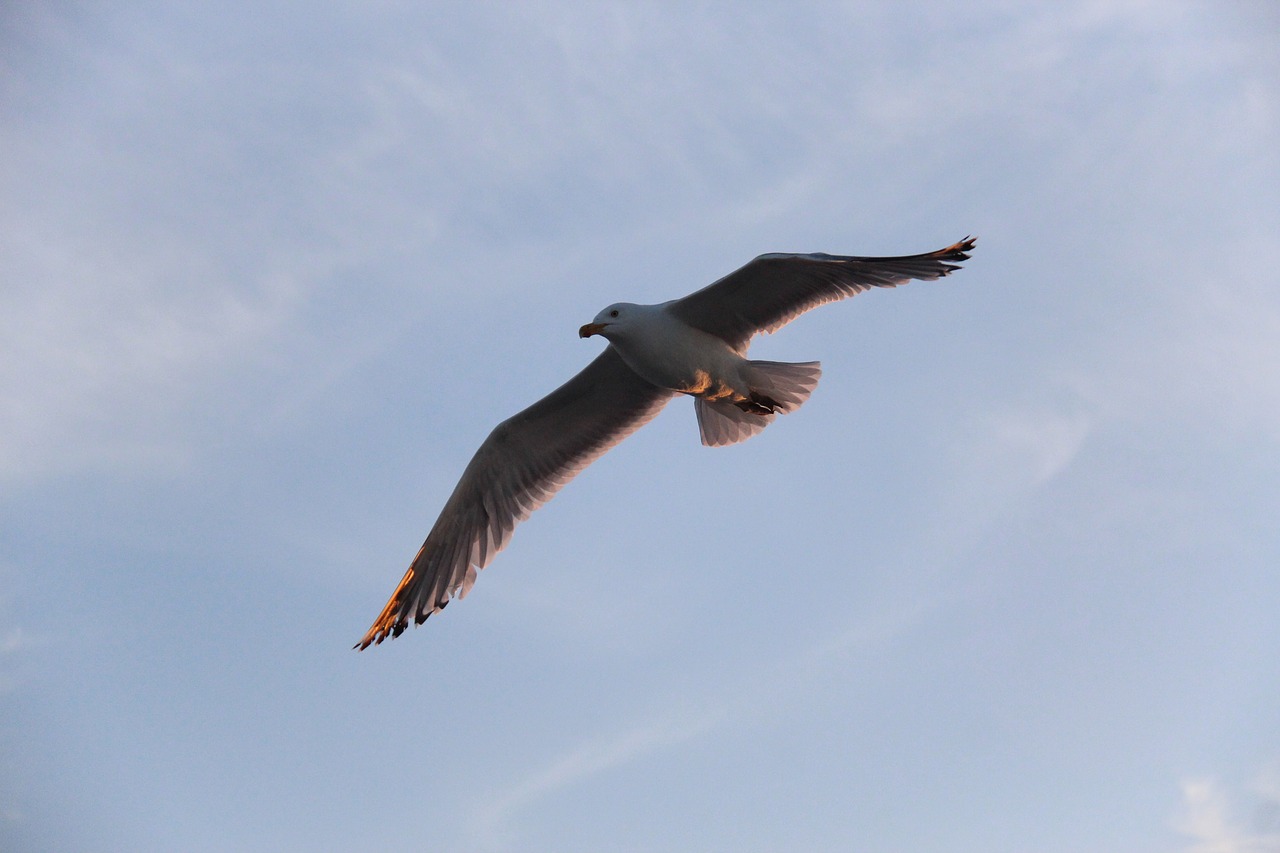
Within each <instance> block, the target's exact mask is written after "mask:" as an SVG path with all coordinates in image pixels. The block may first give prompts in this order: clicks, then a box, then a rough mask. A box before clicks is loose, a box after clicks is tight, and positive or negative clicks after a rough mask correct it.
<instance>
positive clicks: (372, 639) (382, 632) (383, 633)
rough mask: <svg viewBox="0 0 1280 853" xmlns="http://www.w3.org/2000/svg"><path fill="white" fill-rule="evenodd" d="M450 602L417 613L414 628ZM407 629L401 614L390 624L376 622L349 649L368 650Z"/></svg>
mask: <svg viewBox="0 0 1280 853" xmlns="http://www.w3.org/2000/svg"><path fill="white" fill-rule="evenodd" d="M450 601H452V599H449V598H446V599H445V600H444V601H442V602H440V603H439V604H438V605H436V607H435V609H434V610H428V609H426V608H424V609H422V610H421V611H419V612H418V614H417V615H416V616H414V617H413V624H414V627H417V626H418V625H421V624H422V623H423V622H426V621H427V617H429V616H430V615H431V614H432V613H439V612H440V611H441V610H444V609H445V607H447V606H448V605H449V602H450ZM408 627H409V616H408V615H407V614H401V615H399V616H397V617H396V619H395V621H394V622H391V623H390V624H385V623H382V622H376V623H374V626H373V627H372V628H370V629H369V633H367V634H365V635H364V637H363V638H362V639H361V640H360V642H358V643H356V644H355V645H354V646H352V647H351V648H353V649H355V650H356V651H357V652H362V651H364V650H365V649H367V648H369V647H370V646H378V645H381V644H382V642H383V640H394V639H395V638H396V637H399V636H400V635H401V634H403V633H404V632H405V629H406V628H408Z"/></svg>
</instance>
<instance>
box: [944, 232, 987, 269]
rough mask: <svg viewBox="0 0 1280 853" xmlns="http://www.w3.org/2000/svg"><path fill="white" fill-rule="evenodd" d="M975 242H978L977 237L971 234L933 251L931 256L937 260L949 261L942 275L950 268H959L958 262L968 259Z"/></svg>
mask: <svg viewBox="0 0 1280 853" xmlns="http://www.w3.org/2000/svg"><path fill="white" fill-rule="evenodd" d="M977 242H978V238H977V237H974V236H973V235H967V236H966V237H965V238H964V239H963V240H960V241H959V242H957V243H952V244H951V245H950V246H947V247H946V248H945V249H939V250H938V251H936V252H934V253H933V256H934V257H935V258H937V259H938V260H940V261H949V262H950V263H949V264H947V271H946V272H944V273H943V275H946V274H947V273H949V272H951V271H952V270H956V269H959V268H960V266H959V264H960V263H961V262H963V261H967V260H969V257H970V255H969V253H970V252H972V251H973V247H974V246H975V245H976V244H977ZM953 264H954V265H953Z"/></svg>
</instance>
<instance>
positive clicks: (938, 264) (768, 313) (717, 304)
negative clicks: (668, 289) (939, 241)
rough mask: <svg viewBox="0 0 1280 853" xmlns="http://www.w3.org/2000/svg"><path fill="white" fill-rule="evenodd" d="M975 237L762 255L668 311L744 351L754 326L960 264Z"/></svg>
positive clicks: (771, 327) (770, 327)
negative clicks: (879, 249)
mask: <svg viewBox="0 0 1280 853" xmlns="http://www.w3.org/2000/svg"><path fill="white" fill-rule="evenodd" d="M973 244H974V240H973V238H971V237H965V238H964V239H963V240H961V241H960V242H959V243H956V244H955V245H953V246H948V247H947V248H945V249H939V250H938V251H936V252H929V253H928V254H924V255H904V256H902V257H898V258H859V257H851V256H842V255H823V254H812V255H786V254H772V255H761V256H760V257H758V258H756V259H755V260H753V261H751V263H749V264H747V265H746V266H744V267H742V268H741V269H739V270H736V271H734V272H731V273H729V274H728V275H727V276H725V277H724V278H722V279H720V280H719V281H717V282H716V283H715V284H710V285H707V286H706V287H704V288H702V290H699V291H697V292H696V293H691V294H689V295H688V296H686V297H684V298H683V299H677V300H676V301H675V302H673V303H671V305H670V307H668V309H667V310H668V311H669V312H671V313H672V314H673V315H675V316H676V317H679V318H680V319H681V320H683V321H684V322H685V323H688V324H689V325H690V326H693V327H694V328H697V329H701V330H702V331H704V332H708V333H710V334H713V335H715V336H716V337H718V338H721V339H722V340H724V341H726V342H727V343H728V344H729V346H731V347H733V348H734V349H736V350H738V351H739V352H741V351H742V349H743V347H745V346H746V345H747V343H748V342H749V341H750V340H751V338H752V336H753V335H755V334H756V333H757V332H773V331H777V330H778V329H780V328H782V327H783V326H785V325H786V324H787V323H789V322H791V321H792V320H794V319H795V318H796V317H799V316H800V315H801V314H803V313H804V312H805V311H808V310H809V309H811V308H816V307H818V306H819V305H822V304H824V303H827V302H835V301H836V300H837V299H844V298H845V297H847V296H853V295H854V294H856V293H861V292H862V291H864V290H868V289H870V288H872V287H896V286H897V285H899V284H903V283H905V282H907V281H910V280H911V279H913V278H915V279H922V280H925V281H929V280H932V279H935V278H941V277H942V276H944V275H947V274H948V273H950V272H951V271H952V270H955V269H959V267H960V262H961V261H965V260H968V259H969V255H968V252H969V251H970V250H971V249H972V248H973Z"/></svg>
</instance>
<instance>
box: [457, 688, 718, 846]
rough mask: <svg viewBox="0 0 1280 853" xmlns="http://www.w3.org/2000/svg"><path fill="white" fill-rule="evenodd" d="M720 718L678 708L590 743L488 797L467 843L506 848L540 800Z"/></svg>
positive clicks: (685, 738) (714, 712)
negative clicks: (521, 818) (515, 824)
mask: <svg viewBox="0 0 1280 853" xmlns="http://www.w3.org/2000/svg"><path fill="white" fill-rule="evenodd" d="M723 718H724V713H723V711H722V710H717V709H715V708H692V709H687V708H682V709H678V710H674V711H671V712H668V713H666V714H662V715H659V716H655V717H653V718H651V719H647V720H643V721H640V722H637V723H635V724H633V725H632V726H630V727H628V728H625V729H623V730H621V731H618V732H613V733H610V734H605V735H599V736H596V737H592V738H590V739H588V740H586V741H584V742H582V743H580V744H578V745H577V746H575V747H573V748H571V749H570V750H569V751H568V752H566V753H565V754H563V755H561V756H559V757H558V758H556V759H554V760H552V761H551V762H550V763H549V764H547V765H546V766H544V767H542V768H540V769H538V770H535V771H533V772H532V773H530V774H529V775H527V776H525V777H524V778H522V779H520V780H518V781H516V782H514V783H513V784H511V785H509V786H507V787H506V788H503V789H500V790H498V791H496V792H493V793H491V794H489V795H488V796H487V797H486V801H485V802H484V803H483V804H482V805H480V806H478V807H477V808H476V809H475V812H474V816H473V820H472V829H471V832H472V837H473V838H474V840H475V842H476V843H478V844H482V845H484V846H485V847H486V848H488V849H501V848H504V847H507V846H509V844H510V843H511V841H512V832H511V829H510V824H511V822H512V821H513V820H514V819H515V818H516V817H517V816H518V815H519V814H520V812H522V811H524V810H526V809H529V808H531V807H532V806H534V805H535V804H536V803H537V802H538V801H539V800H541V799H543V798H545V797H548V796H551V795H553V794H555V793H557V792H559V791H561V790H563V789H565V788H568V787H571V786H573V785H577V784H580V783H582V782H585V781H586V780H588V779H590V778H592V777H594V776H598V775H600V774H602V773H607V772H608V771H610V770H613V769H615V768H617V767H620V766H622V765H625V764H627V763H629V762H631V761H634V760H635V759H637V758H639V757H641V756H643V755H646V754H648V753H651V752H655V751H658V750H661V749H665V748H667V747H670V746H674V745H676V744H680V743H684V742H686V741H689V740H692V739H694V738H696V737H698V736H700V735H702V734H705V733H707V732H708V731H710V730H711V729H713V728H714V727H715V725H716V724H717V723H718V722H720V721H721V720H722V719H723Z"/></svg>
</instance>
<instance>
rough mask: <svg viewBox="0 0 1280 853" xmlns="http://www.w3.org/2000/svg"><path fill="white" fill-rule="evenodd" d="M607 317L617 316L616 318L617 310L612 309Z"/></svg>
mask: <svg viewBox="0 0 1280 853" xmlns="http://www.w3.org/2000/svg"><path fill="white" fill-rule="evenodd" d="M609 316H610V317H617V316H618V309H617V308H614V309H613V310H612V311H610V312H609Z"/></svg>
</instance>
